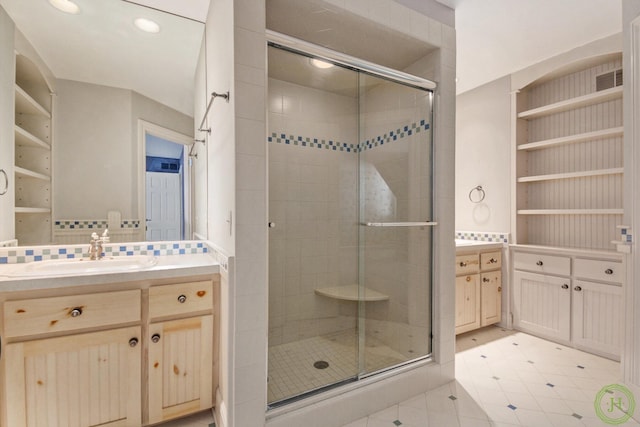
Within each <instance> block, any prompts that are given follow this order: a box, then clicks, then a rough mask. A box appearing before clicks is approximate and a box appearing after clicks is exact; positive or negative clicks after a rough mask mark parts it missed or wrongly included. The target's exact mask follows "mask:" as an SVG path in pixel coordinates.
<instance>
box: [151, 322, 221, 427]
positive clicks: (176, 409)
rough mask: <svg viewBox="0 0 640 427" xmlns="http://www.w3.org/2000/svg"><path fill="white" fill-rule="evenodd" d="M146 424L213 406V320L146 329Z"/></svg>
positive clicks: (165, 323)
mask: <svg viewBox="0 0 640 427" xmlns="http://www.w3.org/2000/svg"><path fill="white" fill-rule="evenodd" d="M148 340H149V423H150V424H153V423H158V422H161V421H165V420H169V419H172V418H176V417H179V416H183V415H187V414H190V413H193V412H197V411H200V410H204V409H208V408H211V407H212V406H213V384H212V378H213V375H212V371H213V354H212V353H213V316H212V315H207V316H199V317H192V318H188V319H181V320H172V321H167V322H159V323H152V324H151V325H150V327H149V336H148Z"/></svg>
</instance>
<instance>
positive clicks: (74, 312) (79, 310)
mask: <svg viewBox="0 0 640 427" xmlns="http://www.w3.org/2000/svg"><path fill="white" fill-rule="evenodd" d="M69 314H70V315H71V317H78V316H80V315H81V314H82V308H81V307H76V308H74V309H73V310H71V311H70V312H69Z"/></svg>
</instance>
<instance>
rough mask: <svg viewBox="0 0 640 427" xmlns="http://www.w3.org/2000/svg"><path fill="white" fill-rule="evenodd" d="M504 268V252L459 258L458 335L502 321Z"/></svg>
mask: <svg viewBox="0 0 640 427" xmlns="http://www.w3.org/2000/svg"><path fill="white" fill-rule="evenodd" d="M501 268H502V251H501V250H498V251H496V250H490V251H485V252H480V251H476V252H473V253H464V254H462V253H461V254H459V255H457V256H456V284H455V286H456V316H455V319H456V320H455V322H456V323H455V326H456V334H461V333H463V332H468V331H472V330H474V329H478V328H480V327H483V326H488V325H492V324H494V323H499V322H500V321H501V318H502V272H501Z"/></svg>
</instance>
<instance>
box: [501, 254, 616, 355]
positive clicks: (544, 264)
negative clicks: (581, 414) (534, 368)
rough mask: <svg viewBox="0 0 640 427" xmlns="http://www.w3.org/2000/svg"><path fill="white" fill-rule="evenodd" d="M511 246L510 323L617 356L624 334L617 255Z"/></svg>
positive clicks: (567, 342)
mask: <svg viewBox="0 0 640 427" xmlns="http://www.w3.org/2000/svg"><path fill="white" fill-rule="evenodd" d="M512 250H513V268H514V272H513V285H514V286H513V292H514V293H513V313H514V319H513V320H514V327H515V328H516V329H519V330H522V331H525V332H529V333H533V334H535V335H538V336H541V337H544V338H550V339H553V340H556V341H559V342H562V343H564V344H567V345H574V346H576V347H578V348H580V349H583V350H587V351H591V352H594V353H597V354H600V355H603V356H606V357H610V358H614V359H617V358H619V357H620V353H621V348H622V339H623V324H622V320H623V319H622V313H623V300H622V282H623V267H622V260H621V259H620V257H619V256H618V255H615V254H611V255H608V256H604V255H602V254H595V253H588V252H586V251H584V252H571V251H565V252H562V253H558V252H551V251H542V250H537V251H530V250H528V249H524V248H519V247H514V248H513V249H512Z"/></svg>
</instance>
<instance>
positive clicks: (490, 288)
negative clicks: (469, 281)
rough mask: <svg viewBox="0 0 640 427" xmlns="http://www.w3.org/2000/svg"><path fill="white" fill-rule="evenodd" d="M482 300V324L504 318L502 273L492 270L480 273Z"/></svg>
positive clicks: (485, 324)
mask: <svg viewBox="0 0 640 427" xmlns="http://www.w3.org/2000/svg"><path fill="white" fill-rule="evenodd" d="M480 297H481V300H482V308H481V310H480V312H481V316H482V318H481V320H480V326H487V325H493V324H494V323H498V322H500V320H501V319H502V273H501V272H500V271H492V272H489V273H482V274H481V275H480Z"/></svg>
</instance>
